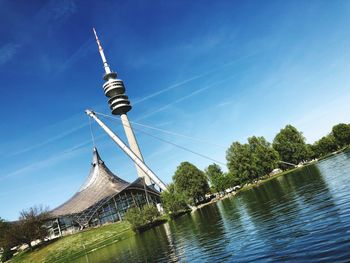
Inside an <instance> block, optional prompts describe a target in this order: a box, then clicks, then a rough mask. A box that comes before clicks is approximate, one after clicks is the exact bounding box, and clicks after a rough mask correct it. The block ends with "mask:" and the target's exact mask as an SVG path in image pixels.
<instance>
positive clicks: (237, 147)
mask: <svg viewBox="0 0 350 263" xmlns="http://www.w3.org/2000/svg"><path fill="white" fill-rule="evenodd" d="M226 160H227V167H228V169H229V171H230V173H231V174H232V176H234V177H235V178H236V179H237V180H238V181H239V182H240V183H243V182H246V181H249V180H251V179H253V176H252V175H251V161H252V155H251V151H250V148H249V145H248V144H241V143H239V142H234V143H232V144H231V146H230V148H229V149H228V150H227V151H226Z"/></svg>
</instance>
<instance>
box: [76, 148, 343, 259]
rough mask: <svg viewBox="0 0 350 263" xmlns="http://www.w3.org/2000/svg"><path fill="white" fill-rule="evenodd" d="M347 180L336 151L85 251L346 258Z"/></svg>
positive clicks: (99, 255)
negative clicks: (190, 210)
mask: <svg viewBox="0 0 350 263" xmlns="http://www.w3.org/2000/svg"><path fill="white" fill-rule="evenodd" d="M339 167H340V168H339ZM349 185H350V154H342V155H338V156H336V157H335V158H332V159H328V160H326V161H323V162H321V163H320V164H318V165H317V166H309V167H307V168H305V169H302V170H299V171H297V172H294V173H293V174H288V175H285V176H281V177H278V178H276V179H273V180H270V181H269V182H266V183H265V184H263V185H261V186H259V187H255V188H252V189H251V190H249V191H245V192H242V193H241V194H239V195H237V196H235V197H233V198H230V199H225V200H223V201H221V202H218V203H217V204H212V205H208V206H206V207H203V208H202V209H199V210H197V211H195V212H193V213H192V214H188V215H184V216H182V217H180V218H178V219H177V220H174V221H171V222H169V223H168V224H165V225H162V226H159V227H157V228H154V229H152V230H149V231H147V232H145V233H143V234H141V235H137V236H135V237H132V238H129V239H127V240H124V241H121V242H118V243H116V244H113V245H111V246H109V247H106V248H104V249H101V250H98V251H96V252H94V253H92V254H89V255H88V258H89V261H90V262H251V261H262V262H266V261H276V262H281V261H282V262H289V261H292V262H308V261H313V262H314V261H325V262H335V261H336V262H346V261H349V260H350V191H348V187H349ZM79 262H86V261H85V258H82V259H81V260H79Z"/></svg>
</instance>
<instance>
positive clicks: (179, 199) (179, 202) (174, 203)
mask: <svg viewBox="0 0 350 263" xmlns="http://www.w3.org/2000/svg"><path fill="white" fill-rule="evenodd" d="M161 198H162V204H163V207H164V210H165V211H166V212H167V213H172V214H176V213H178V212H180V211H182V210H186V209H188V206H187V204H186V201H185V199H186V198H185V196H184V195H183V193H179V192H177V191H176V190H175V185H174V184H173V183H171V184H169V185H168V187H167V190H166V191H164V192H162V193H161Z"/></svg>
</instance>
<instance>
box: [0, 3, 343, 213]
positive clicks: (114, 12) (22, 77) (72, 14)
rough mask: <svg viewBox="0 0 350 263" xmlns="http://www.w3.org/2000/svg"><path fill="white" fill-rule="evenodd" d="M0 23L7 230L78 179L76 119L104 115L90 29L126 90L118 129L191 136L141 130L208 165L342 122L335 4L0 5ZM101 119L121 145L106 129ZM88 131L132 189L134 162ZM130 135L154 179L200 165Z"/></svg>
mask: <svg viewBox="0 0 350 263" xmlns="http://www.w3.org/2000/svg"><path fill="white" fill-rule="evenodd" d="M0 24H1V25H2V26H1V27H0V36H1V37H0V83H1V103H0V107H1V113H2V116H1V122H0V137H1V141H0V144H1V145H0V186H1V188H0V189H1V190H0V216H1V217H3V218H5V219H8V220H14V219H16V218H17V217H18V214H19V211H20V210H22V209H25V208H28V207H30V206H33V205H39V204H42V205H44V206H49V207H50V208H54V207H56V206H58V205H59V204H61V203H62V202H64V201H66V200H67V199H68V198H69V197H70V196H71V195H72V194H74V193H75V191H76V190H77V189H79V187H80V185H81V184H82V183H83V181H84V179H85V177H86V176H87V174H88V171H89V169H90V163H91V154H92V141H91V136H90V130H89V120H88V117H87V116H86V115H85V113H84V110H85V109H86V108H92V109H94V110H96V111H99V112H103V113H106V114H109V109H108V107H107V102H106V101H107V99H106V98H105V96H104V94H103V89H102V84H103V81H102V79H101V77H102V75H103V67H102V64H101V60H100V57H99V54H98V50H97V47H96V43H95V40H94V36H93V33H92V27H93V26H94V27H95V28H96V29H97V32H98V34H99V37H100V39H101V41H102V44H103V46H104V49H105V53H106V56H107V59H108V60H109V64H110V66H111V68H112V69H113V70H115V71H117V72H118V74H119V77H120V78H121V79H123V80H124V83H125V85H126V89H127V95H128V96H129V98H130V100H131V103H132V104H133V109H132V110H131V111H130V112H129V114H128V115H129V118H130V120H131V121H135V122H139V123H143V124H147V125H151V126H155V127H159V128H161V129H166V130H170V131H173V132H176V133H181V134H183V135H188V136H193V137H196V138H200V139H203V140H204V141H205V142H199V141H193V140H189V139H186V138H184V137H176V136H172V135H167V134H163V133H160V132H157V131H151V130H147V129H145V128H143V130H144V131H147V132H150V133H152V134H153V135H156V136H158V137H161V138H162V139H165V140H170V141H172V142H174V143H177V144H179V145H182V146H185V147H188V148H190V149H192V150H194V151H197V152H200V153H202V154H205V155H208V156H210V157H212V158H214V159H216V160H219V161H221V162H224V163H225V151H226V149H227V148H228V146H229V145H230V144H231V143H232V142H233V141H241V142H244V141H245V140H246V139H247V137H249V136H251V135H259V136H265V137H266V138H267V139H268V140H270V141H271V140H272V139H273V137H274V135H275V134H276V133H277V132H278V131H279V130H280V128H282V127H283V126H285V125H286V124H288V123H291V124H293V125H295V126H296V127H297V128H298V129H300V130H301V131H303V133H304V135H305V137H306V138H307V141H308V142H309V143H312V142H313V141H315V140H316V139H318V138H320V137H321V136H323V135H326V134H327V133H328V132H329V131H330V129H331V127H332V126H333V125H334V124H336V123H339V122H350V114H349V101H350V90H349V83H350V74H349V72H350V63H349V61H350V3H349V2H348V1H204V0H203V1H73V0H62V1H31V2H30V4H29V2H28V1H4V0H0ZM104 120H105V119H104ZM105 121H106V123H107V124H108V125H110V127H111V128H113V129H114V130H115V131H116V132H117V133H118V134H119V135H120V137H122V138H123V139H124V140H125V136H124V132H123V130H122V128H121V126H120V122H119V121H118V120H114V121H111V120H105ZM92 127H93V131H94V134H95V136H96V138H97V140H96V144H97V147H98V149H99V152H100V154H101V156H102V158H103V159H104V161H105V162H106V164H107V165H108V166H109V167H110V168H111V170H112V171H114V172H115V173H116V174H117V175H119V176H120V177H122V178H124V179H126V180H129V181H132V180H134V179H136V171H135V168H134V166H133V163H132V162H131V161H130V160H129V159H128V158H127V157H126V156H125V155H124V154H123V153H122V152H121V150H119V148H117V146H116V145H115V144H114V143H113V142H112V141H111V140H110V139H109V138H108V137H106V136H105V135H104V133H103V132H102V130H101V129H100V128H99V127H98V126H97V125H96V124H93V126H92ZM135 128H136V126H135ZM136 135H137V138H138V141H139V144H140V147H141V150H142V152H143V155H144V158H145V160H146V163H147V164H148V165H149V166H150V167H151V168H152V169H153V170H154V171H155V172H156V173H157V174H158V175H159V177H161V178H162V179H163V180H164V181H165V182H170V181H171V177H172V175H173V173H174V171H175V169H176V167H177V166H178V165H179V163H180V162H182V161H190V162H192V163H194V164H195V165H197V166H198V167H199V168H201V169H204V168H205V167H206V166H208V165H209V164H211V163H212V162H211V161H210V160H207V159H204V158H202V157H200V156H197V155H193V154H191V153H189V152H186V151H183V150H181V149H178V148H174V147H173V146H171V145H168V144H164V143H162V142H160V141H158V140H155V139H154V138H152V137H149V136H147V135H145V134H143V133H140V132H138V131H136ZM206 142H211V143H212V144H209V143H206ZM213 144H217V145H213ZM223 169H224V170H225V169H226V168H225V167H223Z"/></svg>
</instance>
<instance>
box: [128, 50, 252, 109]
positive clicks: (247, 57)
mask: <svg viewBox="0 0 350 263" xmlns="http://www.w3.org/2000/svg"><path fill="white" fill-rule="evenodd" d="M256 54H258V52H254V53H251V54H249V55H247V56H243V57H240V58H236V59H233V60H231V61H229V62H227V63H225V64H223V65H222V66H221V67H216V68H215V69H212V70H209V71H207V72H205V73H202V74H200V75H196V76H194V77H191V78H188V79H186V80H183V81H181V82H178V83H176V84H173V85H171V86H169V87H167V88H164V89H161V90H159V91H156V92H154V93H152V94H150V95H148V96H145V97H143V98H141V99H139V100H136V101H135V102H134V103H133V104H134V105H136V104H138V103H141V102H144V101H147V100H149V99H151V98H153V97H156V96H158V95H160V94H163V93H164V92H167V91H170V90H173V89H175V88H179V87H181V86H183V85H185V84H187V83H189V82H192V81H193V80H196V79H200V78H203V77H206V76H208V75H210V74H213V73H215V72H219V71H221V70H223V69H224V68H227V67H229V66H232V65H234V64H236V63H237V62H240V61H243V60H246V59H249V58H251V57H253V56H255V55H256Z"/></svg>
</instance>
